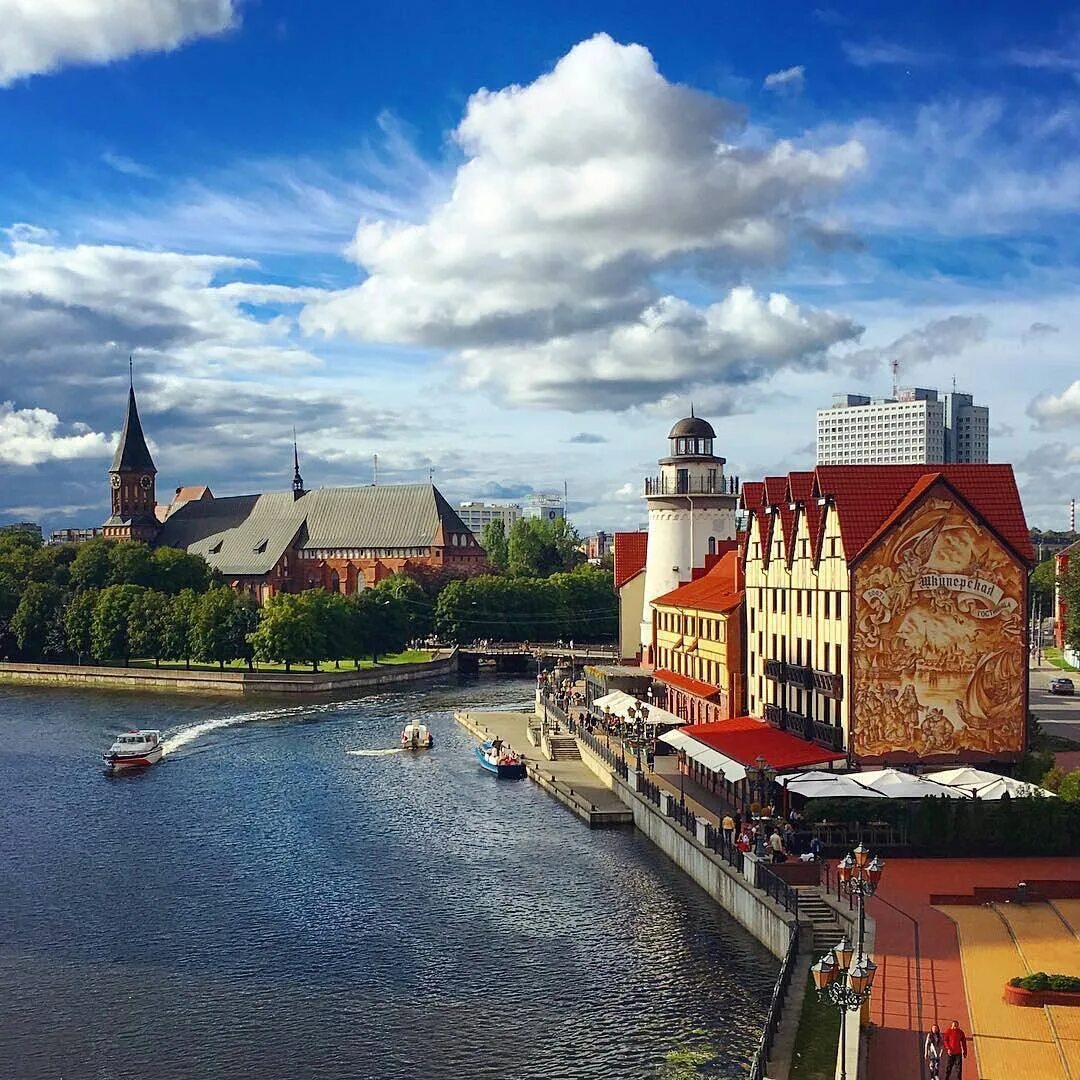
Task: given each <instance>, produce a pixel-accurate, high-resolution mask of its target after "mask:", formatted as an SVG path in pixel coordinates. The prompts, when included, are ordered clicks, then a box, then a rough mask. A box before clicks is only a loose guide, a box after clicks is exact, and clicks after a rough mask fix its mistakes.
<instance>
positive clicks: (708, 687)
mask: <svg viewBox="0 0 1080 1080" xmlns="http://www.w3.org/2000/svg"><path fill="white" fill-rule="evenodd" d="M653 678H654V679H659V680H660V682H662V683H666V684H667V685H668V686H674V687H675V689H676V690H685V691H686V692H687V693H688V694H693V695H694V697H699V698H705V699H706V700H708V699H709V698H712V697H715V696H716V695H717V694H719V693H720V688H719V687H718V686H713V685H712V684H711V683H707V682H702V681H701V680H700V679H691V678H690V676H689V675H680V674H678V672H675V671H666V670H665V669H664V668H657V670H656V671H654V672H653Z"/></svg>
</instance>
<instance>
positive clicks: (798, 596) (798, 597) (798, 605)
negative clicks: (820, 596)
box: [795, 589, 803, 615]
mask: <svg viewBox="0 0 1080 1080" xmlns="http://www.w3.org/2000/svg"><path fill="white" fill-rule="evenodd" d="M802 592H803V591H802V589H796V590H795V614H796V615H801V614H802Z"/></svg>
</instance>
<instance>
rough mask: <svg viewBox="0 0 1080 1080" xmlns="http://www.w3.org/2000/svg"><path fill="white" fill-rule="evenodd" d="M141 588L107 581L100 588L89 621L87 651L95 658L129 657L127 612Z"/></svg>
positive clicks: (132, 605)
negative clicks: (105, 584)
mask: <svg viewBox="0 0 1080 1080" xmlns="http://www.w3.org/2000/svg"><path fill="white" fill-rule="evenodd" d="M142 593H143V589H142V588H141V587H140V586H138V585H109V586H107V587H106V588H104V589H102V590H101V594H100V595H99V596H98V600H97V603H96V604H95V605H94V616H93V619H92V620H91V624H90V647H91V652H92V653H93V655H94V656H95V657H97V658H98V659H99V660H123V661H124V663H125V664H127V662H128V660H129V659H130V657H131V612H132V610H133V608H134V607H135V605H136V603H137V601H138V599H139V597H140V596H141V595H142Z"/></svg>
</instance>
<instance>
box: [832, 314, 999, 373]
mask: <svg viewBox="0 0 1080 1080" xmlns="http://www.w3.org/2000/svg"><path fill="white" fill-rule="evenodd" d="M989 326H990V322H989V320H988V319H986V318H985V317H984V316H981V315H950V316H948V317H946V318H944V319H934V320H932V321H931V322H928V323H927V324H926V325H925V326H920V327H918V328H917V329H915V330H910V331H908V332H907V333H906V334H903V335H901V336H900V337H898V338H896V340H895V341H892V342H890V343H889V344H888V345H884V346H878V347H873V348H866V349H856V350H855V351H854V352H849V353H846V354H844V355H842V356H840V357H839V364H840V365H841V366H843V367H846V368H848V369H849V370H850V371H851V372H852V373H853V374H855V375H857V376H859V377H861V378H866V377H868V376H872V375H875V374H878V375H881V374H884V373H885V371H886V369H889V370H891V367H892V364H893V362H894V361H895V362H897V364H898V365H899V378H900V381H901V382H902V383H903V382H906V381H907V380H908V379H909V378H910V372H911V369H912V368H918V367H922V366H923V365H925V364H928V363H930V362H931V361H933V360H935V359H938V358H940V357H946V356H957V355H959V354H960V353H962V352H963V351H964V350H965V349H966V348H968V347H969V346H971V345H975V344H978V343H979V342H980V341H983V340H984V339H985V337H986V332H987V329H988V328H989Z"/></svg>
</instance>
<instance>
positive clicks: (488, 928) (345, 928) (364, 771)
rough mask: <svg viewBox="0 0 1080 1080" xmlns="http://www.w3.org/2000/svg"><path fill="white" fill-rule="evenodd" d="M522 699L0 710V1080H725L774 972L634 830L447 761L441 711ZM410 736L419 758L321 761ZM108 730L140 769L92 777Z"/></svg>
mask: <svg viewBox="0 0 1080 1080" xmlns="http://www.w3.org/2000/svg"><path fill="white" fill-rule="evenodd" d="M529 693H530V685H529V683H528V682H526V681H517V680H515V681H511V682H506V681H502V680H494V679H481V680H473V681H471V682H457V681H448V682H446V683H445V684H437V685H431V686H428V687H426V688H424V689H419V690H417V689H412V690H409V691H407V692H401V693H386V694H379V695H371V696H366V697H362V698H356V699H353V700H349V701H334V702H330V701H327V702H320V703H304V704H299V705H297V704H292V703H288V704H285V705H282V704H281V703H280V702H279V701H275V702H272V703H267V704H252V703H250V702H249V701H248V700H246V699H245V700H244V701H230V700H225V701H222V700H221V699H206V698H192V697H186V696H179V695H168V696H148V695H144V694H139V695H136V694H134V693H130V692H129V693H119V694H114V693H106V692H97V691H79V692H76V691H57V690H44V689H40V690H39V689H36V688H34V689H12V688H10V687H2V688H0V1076H3V1077H9V1076H10V1077H20V1078H21V1077H35V1078H36V1077H50V1078H61V1077H63V1078H64V1080H77V1078H82V1077H93V1078H109V1080H112V1078H129V1077H130V1078H139V1080H143V1078H151V1077H153V1078H167V1080H173V1078H181V1077H184V1078H186V1077H208V1078H211V1077H230V1078H234V1080H242V1078H246V1077H252V1078H259V1080H277V1078H282V1080H286V1078H290V1080H291V1078H296V1077H309V1076H319V1077H327V1078H329V1077H333V1078H345V1077H355V1078H365V1080H366V1078H371V1080H376V1078H377V1080H405V1078H410V1080H412V1078H418V1080H429V1078H430V1080H442V1078H447V1080H449V1078H455V1080H457V1078H472V1077H492V1078H500V1080H518V1078H520V1080H532V1078H541V1077H542V1078H544V1080H557V1078H567V1080H592V1078H601V1077H604V1078H608V1077H610V1078H616V1080H636V1078H661V1077H672V1078H673V1077H682V1076H699V1075H700V1076H709V1077H724V1078H726V1077H741V1076H742V1075H743V1071H744V1064H745V1062H746V1061H747V1060H748V1059H749V1057H750V1055H751V1053H752V1050H753V1046H754V1043H755V1041H756V1039H757V1036H758V1033H759V1031H760V1029H761V1023H762V1019H763V1017H764V1012H765V1007H766V1005H767V1003H768V999H769V995H770V993H771V988H772V981H773V978H774V975H775V971H776V969H777V963H776V961H775V960H774V959H773V958H772V957H771V956H770V955H769V954H768V953H767V952H766V951H765V949H763V948H762V947H761V946H759V945H758V944H757V943H756V942H755V941H754V940H753V939H752V938H750V937H749V936H748V935H747V934H746V933H745V932H744V931H743V930H742V929H741V928H740V927H739V926H738V925H737V924H736V923H735V922H734V921H733V920H732V919H730V918H729V917H728V916H727V915H726V914H724V913H723V912H722V911H720V910H719V909H718V908H717V907H716V906H715V905H714V904H713V903H712V902H711V901H710V900H709V899H708V898H707V897H706V896H705V894H704V893H703V892H701V891H700V890H699V889H698V888H697V887H696V886H695V885H694V884H693V883H692V882H691V881H690V880H689V879H688V878H686V877H684V876H683V875H682V874H681V873H680V872H679V871H678V870H676V869H675V867H674V866H673V865H672V864H671V863H669V862H668V861H667V859H666V858H665V857H664V856H663V855H661V854H660V853H659V852H658V851H657V850H656V849H655V848H653V846H652V845H651V844H650V843H649V842H648V841H647V840H646V839H645V838H644V837H643V836H641V835H640V834H637V833H635V832H633V831H590V830H589V829H588V828H587V827H586V826H585V825H584V824H583V823H581V822H580V821H578V819H577V818H575V817H573V816H572V815H571V814H570V813H568V812H567V811H566V810H565V809H563V808H562V807H560V806H559V805H558V804H557V803H556V802H554V800H552V799H551V798H550V797H549V796H547V795H546V794H545V793H543V792H542V791H540V790H539V789H538V788H536V787H535V785H533V784H531V783H529V782H528V781H519V782H513V781H500V780H497V779H496V778H495V777H492V776H490V775H489V774H487V773H485V772H484V771H483V770H482V769H480V768H479V767H478V766H477V764H476V762H475V760H474V759H473V757H472V746H473V741H472V739H471V737H470V736H469V735H468V734H467V733H466V732H465V731H464V730H462V729H461V728H460V727H459V726H458V725H457V724H455V723H454V721H453V718H452V714H453V711H454V710H455V709H461V708H474V709H477V708H485V707H496V708H499V707H507V708H509V707H515V706H517V707H527V703H528V700H529ZM414 718H418V719H421V720H423V721H424V722H426V723H427V724H428V725H429V726H430V727H431V728H432V730H433V731H434V733H435V736H436V739H437V745H436V747H435V749H434V750H433V751H431V752H429V753H420V754H404V753H400V752H390V753H384V754H379V753H363V754H354V753H349V751H356V750H361V751H369V752H370V751H378V750H381V749H391V748H393V746H394V744H395V742H396V741H397V738H398V734H399V732H400V730H401V726H402V724H403V723H404V722H405V721H406V720H407V719H414ZM135 726H143V727H151V726H156V727H159V728H162V729H164V730H165V731H166V732H167V733H168V734H169V736H170V743H169V745H170V747H171V749H170V753H169V754H168V756H167V757H166V758H165V759H164V761H163V762H162V763H161V764H160V765H158V766H156V767H155V768H153V769H150V770H148V771H146V772H145V773H142V774H140V775H126V776H121V777H115V778H110V777H107V776H105V775H104V773H103V772H102V770H101V768H100V765H99V762H100V754H101V751H102V750H103V749H105V748H106V746H107V745H108V744H109V743H110V742H111V741H112V736H113V734H114V733H115V732H117V731H120V730H124V729H126V728H128V727H135ZM688 1062H690V1063H691V1064H687V1063H688ZM695 1062H696V1064H695Z"/></svg>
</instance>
